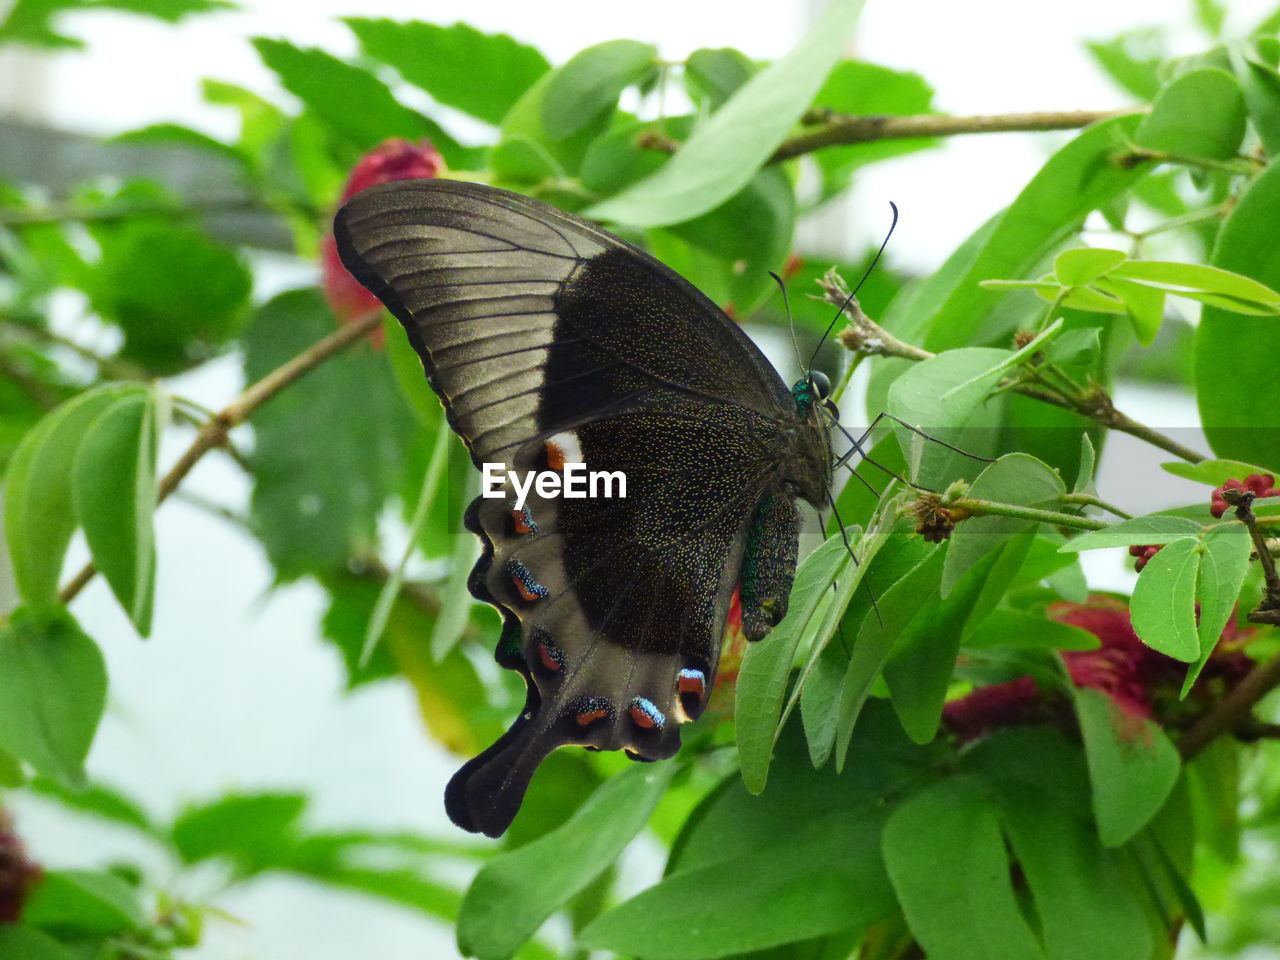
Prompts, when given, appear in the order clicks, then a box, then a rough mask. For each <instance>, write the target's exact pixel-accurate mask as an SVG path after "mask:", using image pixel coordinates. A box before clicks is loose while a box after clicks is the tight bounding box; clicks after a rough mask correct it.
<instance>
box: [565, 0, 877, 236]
mask: <svg viewBox="0 0 1280 960" xmlns="http://www.w3.org/2000/svg"><path fill="white" fill-rule="evenodd" d="M861 9H862V0H830V2H829V3H828V6H827V9H826V11H825V13H824V14H823V15H822V17H821V18H820V19H819V20H818V22H817V23H815V24H814V26H813V28H812V29H811V30H810V32H809V33H808V34H807V35H806V36H805V37H804V38H803V39H802V40H801V41H800V43H799V44H798V45H797V46H796V47H795V49H793V50H792V51H791V52H790V53H788V54H787V55H786V56H785V57H783V58H782V59H781V60H778V61H776V62H775V63H772V64H770V65H769V66H768V67H766V68H765V69H763V70H761V71H760V72H759V73H757V74H756V75H755V76H754V77H752V78H751V79H750V80H748V81H747V82H746V83H745V84H743V86H742V87H741V88H739V89H738V91H737V92H736V93H735V94H734V95H733V96H732V97H731V98H730V99H729V101H728V102H727V103H726V104H725V105H724V106H723V107H721V108H720V109H719V110H717V111H716V112H715V113H714V114H712V115H711V117H710V119H708V120H707V122H706V123H704V124H702V125H701V126H700V127H698V129H697V130H695V131H694V134H693V136H692V137H690V138H689V139H688V141H686V142H685V144H684V146H682V147H681V148H680V150H679V151H677V153H676V155H675V156H674V157H672V158H671V161H670V162H669V163H667V164H666V165H664V166H663V167H662V168H661V169H660V170H658V172H657V173H655V174H653V175H652V176H650V177H647V178H646V179H644V180H642V181H640V182H639V183H637V184H635V185H634V186H631V187H629V188H627V189H626V190H624V191H623V192H622V193H620V194H618V195H617V196H614V197H610V198H608V199H607V200H605V201H603V202H602V203H598V204H596V205H595V206H594V207H592V208H590V209H589V210H588V211H587V215H588V216H590V217H593V218H595V219H598V220H613V221H617V222H619V223H625V224H631V225H633V226H638V227H657V226H662V225H664V224H668V223H679V222H681V221H683V220H689V219H692V218H693V217H696V216H698V215H699V214H702V213H706V212H707V211H708V210H712V209H714V208H716V207H718V206H719V205H720V204H721V203H723V202H724V201H725V200H727V199H728V198H729V197H731V196H733V195H734V194H735V193H737V192H738V191H739V190H741V189H742V188H743V187H744V186H746V185H747V182H748V181H749V180H750V179H751V178H752V177H753V176H754V175H755V173H756V171H757V170H758V169H759V168H760V167H761V166H762V165H763V164H764V163H765V161H766V160H768V158H769V156H770V155H771V154H772V153H773V151H774V150H775V149H777V147H778V145H779V144H780V143H782V141H783V139H785V138H786V136H787V133H788V132H789V131H790V129H791V127H792V125H793V124H794V123H795V121H796V120H797V119H798V118H799V117H800V114H801V113H803V112H804V110H805V109H806V108H807V107H808V106H809V104H810V103H811V102H812V100H813V97H814V95H815V94H816V93H817V92H818V90H819V88H820V87H821V86H822V82H823V80H824V79H825V78H826V76H827V73H828V72H829V71H830V70H831V68H832V67H833V66H834V64H835V63H836V61H837V60H838V59H839V58H840V54H841V52H842V51H843V49H844V45H845V44H846V43H847V42H848V39H849V35H850V33H851V32H852V30H853V24H854V22H855V20H856V19H857V17H858V13H859V12H860V11H861Z"/></svg>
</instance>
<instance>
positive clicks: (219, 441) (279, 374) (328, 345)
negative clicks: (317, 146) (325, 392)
mask: <svg viewBox="0 0 1280 960" xmlns="http://www.w3.org/2000/svg"><path fill="white" fill-rule="evenodd" d="M381 323H382V311H380V310H371V311H369V312H368V313H367V314H365V315H364V316H362V317H359V318H357V319H356V320H353V321H352V322H350V323H348V324H345V325H343V326H342V327H341V328H339V329H338V330H335V331H334V332H333V333H331V334H329V336H327V337H325V338H324V339H323V340H318V341H317V342H315V343H313V344H312V345H311V346H310V347H308V348H307V349H306V350H303V351H302V352H301V353H300V354H298V355H297V356H296V357H294V358H293V359H291V360H289V361H287V362H286V363H284V364H282V365H280V366H279V367H277V368H276V369H275V370H272V371H271V372H270V373H269V374H267V375H266V376H265V377H263V378H262V379H261V380H259V381H258V382H257V383H254V384H252V385H250V386H249V387H246V388H245V390H244V392H243V393H241V394H240V396H238V397H236V399H235V400H234V401H232V402H231V404H230V405H229V406H227V407H225V408H224V409H222V410H221V411H219V412H218V413H217V414H216V415H215V416H213V417H211V418H209V419H208V420H206V421H205V422H204V425H203V426H201V427H200V429H199V430H198V431H197V432H196V436H195V439H194V440H192V441H191V446H189V447H187V449H186V452H185V453H183V454H182V456H181V457H179V458H178V460H177V462H176V463H175V464H174V465H173V466H172V467H171V468H170V469H169V472H168V473H166V474H165V475H164V477H163V478H162V479H161V480H160V483H159V485H158V486H157V488H156V503H163V502H164V501H165V500H166V499H167V498H168V497H169V495H170V494H172V493H173V491H175V490H176V489H178V486H179V485H180V484H181V483H182V481H183V480H185V479H186V477H187V474H189V473H190V472H191V470H192V468H193V467H194V466H195V465H196V464H197V463H199V462H200V459H201V458H202V457H203V456H204V455H205V454H206V453H208V452H209V451H210V450H212V449H213V448H214V447H219V446H222V445H223V444H224V443H225V442H226V440H227V434H228V433H229V432H230V431H231V429H232V428H233V427H237V426H239V425H240V424H242V423H244V422H245V421H246V420H248V419H249V418H250V417H251V416H253V414H254V413H255V412H256V411H257V409H258V408H259V407H261V406H262V405H263V404H264V403H266V402H267V401H268V400H270V399H271V398H272V397H274V396H275V395H276V394H277V393H279V392H280V391H281V390H283V389H284V388H285V387H287V386H288V385H289V384H291V383H293V382H294V381H295V380H298V379H300V378H301V377H302V376H304V375H305V374H307V373H310V372H311V371H312V370H314V369H315V368H316V367H318V366H320V364H322V363H324V362H325V361H326V360H328V359H329V358H330V357H332V356H334V355H335V354H338V353H341V352H342V351H343V350H345V349H347V348H348V347H350V346H351V345H352V344H354V343H356V342H357V341H359V340H361V339H363V338H364V337H365V336H366V335H367V334H369V333H370V332H371V331H372V330H374V329H376V328H377V327H378V326H379V325H380V324H381ZM96 573H97V568H95V567H94V565H93V564H92V563H87V564H85V565H84V566H83V567H82V568H81V569H80V572H79V573H77V574H76V575H75V576H74V577H72V578H71V580H70V581H68V582H67V584H66V585H65V586H64V587H63V588H62V590H61V592H60V593H59V595H58V596H59V599H61V600H62V602H63V603H70V602H71V601H72V600H74V599H75V598H76V596H77V595H78V594H79V593H80V591H81V590H83V589H84V588H85V586H86V585H88V583H89V581H90V580H92V579H93V577H94V574H96Z"/></svg>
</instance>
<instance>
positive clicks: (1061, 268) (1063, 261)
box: [1053, 247, 1128, 287]
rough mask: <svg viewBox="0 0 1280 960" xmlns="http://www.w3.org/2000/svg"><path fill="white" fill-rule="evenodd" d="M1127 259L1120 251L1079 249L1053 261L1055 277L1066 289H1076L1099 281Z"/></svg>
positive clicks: (1068, 251)
mask: <svg viewBox="0 0 1280 960" xmlns="http://www.w3.org/2000/svg"><path fill="white" fill-rule="evenodd" d="M1127 259H1128V257H1127V256H1126V255H1125V253H1124V252H1123V251H1120V250H1103V249H1100V248H1097V247H1077V248H1076V249H1074V250H1064V251H1063V252H1062V253H1060V254H1058V258H1057V259H1056V260H1054V261H1053V275H1054V276H1055V277H1057V279H1058V282H1059V283H1060V284H1062V285H1063V286H1064V287H1074V286H1077V285H1079V284H1085V283H1091V282H1092V281H1094V280H1097V279H1098V278H1099V277H1101V276H1102V275H1103V274H1106V273H1108V272H1110V270H1111V268H1112V267H1115V266H1118V265H1119V264H1122V263H1124V262H1125V260H1127Z"/></svg>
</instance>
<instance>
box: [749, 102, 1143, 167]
mask: <svg viewBox="0 0 1280 960" xmlns="http://www.w3.org/2000/svg"><path fill="white" fill-rule="evenodd" d="M1130 112H1133V111H1130V110H1062V111H1044V112H1038V113H1007V114H995V115H987V116H972V117H947V116H942V115H939V114H921V115H918V116H907V117H895V116H883V115H880V116H854V115H849V114H841V113H833V112H831V111H828V110H815V111H811V112H810V113H808V114H806V116H805V120H806V121H807V122H809V123H811V124H813V125H814V126H813V129H810V130H806V131H805V132H804V133H801V134H797V135H796V136H794V137H792V138H791V139H789V140H786V141H784V142H783V143H782V144H781V146H779V147H778V149H777V150H776V151H774V154H773V156H772V157H771V158H770V160H769V162H770V163H780V162H782V161H783V160H790V159H791V158H793V157H798V156H801V155H803V154H806V153H812V152H814V151H815V150H821V149H823V148H824V147H836V146H844V145H847V144H851V143H870V142H871V141H873V140H908V139H916V138H923V137H953V136H957V135H962V134H971V133H1019V132H1022V133H1027V132H1035V131H1044V130H1076V129H1079V128H1080V127H1087V126H1089V124H1091V123H1097V122H1098V121H1099V120H1106V119H1107V118H1108V117H1114V116H1119V115H1120V114H1122V113H1130Z"/></svg>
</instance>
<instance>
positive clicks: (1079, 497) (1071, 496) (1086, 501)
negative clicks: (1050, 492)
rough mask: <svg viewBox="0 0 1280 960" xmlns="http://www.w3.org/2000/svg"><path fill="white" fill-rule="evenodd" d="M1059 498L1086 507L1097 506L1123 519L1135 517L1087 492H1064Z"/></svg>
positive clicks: (1064, 501)
mask: <svg viewBox="0 0 1280 960" xmlns="http://www.w3.org/2000/svg"><path fill="white" fill-rule="evenodd" d="M1058 499H1059V500H1061V501H1062V502H1063V503H1078V504H1080V505H1081V506H1085V507H1097V508H1098V509H1099V510H1106V511H1107V512H1108V513H1113V514H1115V515H1116V516H1117V517H1119V518H1120V519H1121V520H1132V519H1133V514H1131V513H1126V512H1125V511H1124V510H1121V509H1120V508H1119V507H1117V506H1114V505H1112V504H1110V503H1107V501H1105V500H1101V499H1099V498H1098V497H1095V496H1092V495H1090V494H1087V493H1064V494H1063V495H1062V496H1061V497H1059V498H1058Z"/></svg>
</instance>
